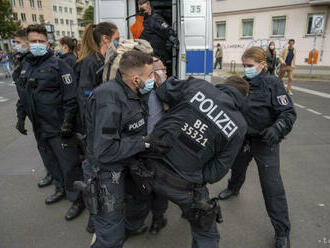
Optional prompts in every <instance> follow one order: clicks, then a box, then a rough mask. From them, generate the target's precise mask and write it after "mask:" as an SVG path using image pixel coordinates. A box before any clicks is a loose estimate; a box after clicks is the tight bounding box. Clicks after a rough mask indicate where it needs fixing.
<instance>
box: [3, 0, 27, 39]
mask: <svg viewBox="0 0 330 248" xmlns="http://www.w3.org/2000/svg"><path fill="white" fill-rule="evenodd" d="M0 6H1V8H0V37H1V38H2V39H8V38H12V37H13V36H14V34H15V32H16V31H17V30H19V29H21V28H22V27H21V23H20V22H19V21H15V20H14V18H13V9H12V8H11V5H10V0H0Z"/></svg>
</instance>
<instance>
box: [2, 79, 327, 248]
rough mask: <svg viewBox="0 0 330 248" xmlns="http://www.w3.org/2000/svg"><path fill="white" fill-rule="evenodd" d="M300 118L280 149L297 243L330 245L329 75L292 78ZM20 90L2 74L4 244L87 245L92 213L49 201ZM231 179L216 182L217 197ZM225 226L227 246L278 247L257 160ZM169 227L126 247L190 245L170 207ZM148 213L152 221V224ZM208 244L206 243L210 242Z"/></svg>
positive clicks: (225, 207)
mask: <svg viewBox="0 0 330 248" xmlns="http://www.w3.org/2000/svg"><path fill="white" fill-rule="evenodd" d="M294 86H295V87H294V88H293V93H294V96H293V100H294V102H295V106H296V110H297V113H298V119H297V122H296V124H295V127H294V129H293V131H292V132H291V134H290V135H289V136H288V137H287V138H286V139H285V140H284V141H283V142H282V146H281V174H282V177H283V181H284V185H285V188H286V193H287V198H288V203H289V208H290V218H291V226H292V231H291V247H292V248H298V247H299V248H318V247H323V248H326V247H329V248H330V107H329V106H330V80H329V82H306V81H305V82H294ZM16 101H17V93H16V88H15V85H14V84H12V82H11V80H7V79H5V78H4V76H2V75H1V76H0V120H1V122H0V140H1V142H0V248H55V247H61V248H78V247H79V248H82V247H86V248H87V247H88V244H89V243H90V241H91V237H92V235H91V234H89V233H87V232H86V230H85V228H86V224H87V219H88V214H87V211H85V212H84V213H83V214H82V216H81V217H79V218H77V219H75V220H73V221H70V222H68V221H66V220H65V219H64V214H65V212H66V211H67V209H68V208H69V206H70V203H69V202H68V201H61V202H59V203H56V204H54V205H49V206H48V205H45V203H44V200H45V198H46V197H47V196H48V195H50V194H52V193H53V191H54V186H49V187H46V188H43V189H39V188H38V187H37V182H38V181H39V179H40V178H42V177H43V176H44V175H45V171H44V168H43V165H42V162H41V159H40V156H39V154H38V151H37V148H36V143H35V140H34V136H33V133H32V130H31V124H30V122H29V121H28V120H27V121H26V127H27V129H28V135H27V136H24V135H20V134H19V133H18V131H17V130H16V129H15V125H16V112H15V109H16ZM227 179H228V175H227V176H226V178H224V179H223V180H222V181H221V182H219V183H217V184H214V185H210V186H209V189H210V192H211V196H216V195H217V194H218V193H219V192H220V191H221V190H223V189H224V188H225V187H226V185H227ZM221 203H222V204H221V206H222V212H223V216H224V223H223V224H220V225H219V229H220V233H221V241H220V245H219V247H221V248H268V247H273V246H272V245H273V238H274V231H273V227H272V226H271V223H270V219H269V218H268V216H267V213H266V210H265V205H264V201H263V197H262V193H261V187H260V184H259V178H258V171H257V167H256V165H255V163H254V162H253V163H252V164H251V166H250V168H249V170H248V175H247V180H246V183H245V185H244V186H243V188H242V190H241V193H240V194H239V196H238V197H235V198H233V199H230V200H228V201H223V202H221ZM167 218H168V225H167V226H166V227H165V228H164V229H163V230H162V231H161V232H160V234H159V235H157V236H152V235H150V234H148V233H147V234H145V235H143V236H140V237H134V238H131V239H129V240H128V241H127V242H126V243H125V245H124V247H125V248H133V247H134V248H142V247H143V248H163V247H164V248H165V247H174V248H177V247H178V248H179V247H180V248H181V247H190V243H191V235H190V229H189V225H188V223H187V222H186V221H185V220H184V219H182V218H181V211H180V210H179V209H178V207H176V206H175V205H173V204H170V207H169V210H168V212H167ZM150 222H151V218H150V216H149V218H148V220H147V224H148V225H150ZM206 248H207V247H206Z"/></svg>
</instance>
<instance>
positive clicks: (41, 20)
mask: <svg viewBox="0 0 330 248" xmlns="http://www.w3.org/2000/svg"><path fill="white" fill-rule="evenodd" d="M39 21H40V23H41V24H44V23H45V18H44V15H39Z"/></svg>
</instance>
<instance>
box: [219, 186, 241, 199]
mask: <svg viewBox="0 0 330 248" xmlns="http://www.w3.org/2000/svg"><path fill="white" fill-rule="evenodd" d="M238 194H239V192H238V191H233V190H231V189H228V188H227V189H225V190H224V191H222V192H220V194H219V199H220V200H226V199H228V198H230V197H232V196H237V195H238Z"/></svg>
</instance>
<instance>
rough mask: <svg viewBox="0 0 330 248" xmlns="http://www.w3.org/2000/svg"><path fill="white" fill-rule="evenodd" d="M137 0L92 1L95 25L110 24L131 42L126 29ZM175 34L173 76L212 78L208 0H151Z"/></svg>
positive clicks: (154, 8) (210, 15)
mask: <svg viewBox="0 0 330 248" xmlns="http://www.w3.org/2000/svg"><path fill="white" fill-rule="evenodd" d="M137 2H138V0H95V13H94V19H95V23H96V24H97V23H99V22H103V21H110V22H113V23H115V24H116V25H117V26H118V28H119V31H120V34H121V39H127V38H128V39H130V38H132V35H131V33H130V31H129V26H130V25H132V24H133V23H134V22H135V17H133V18H129V19H128V20H127V21H126V18H127V17H128V16H131V15H134V14H135V13H137V11H138V6H137ZM150 2H151V5H152V8H153V10H154V11H155V12H157V13H158V14H160V15H161V16H162V17H163V18H164V19H165V20H166V21H167V23H168V24H172V27H173V29H174V30H175V31H176V32H177V34H178V39H179V41H180V48H179V51H178V52H177V51H176V50H175V49H173V60H172V61H173V74H174V75H177V76H178V77H179V78H181V79H183V78H186V77H187V76H189V75H193V76H195V77H202V78H205V79H206V80H208V81H209V80H210V79H211V75H212V73H213V42H212V37H213V36H212V11H211V9H212V8H211V5H212V3H211V2H212V1H211V0H150Z"/></svg>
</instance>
